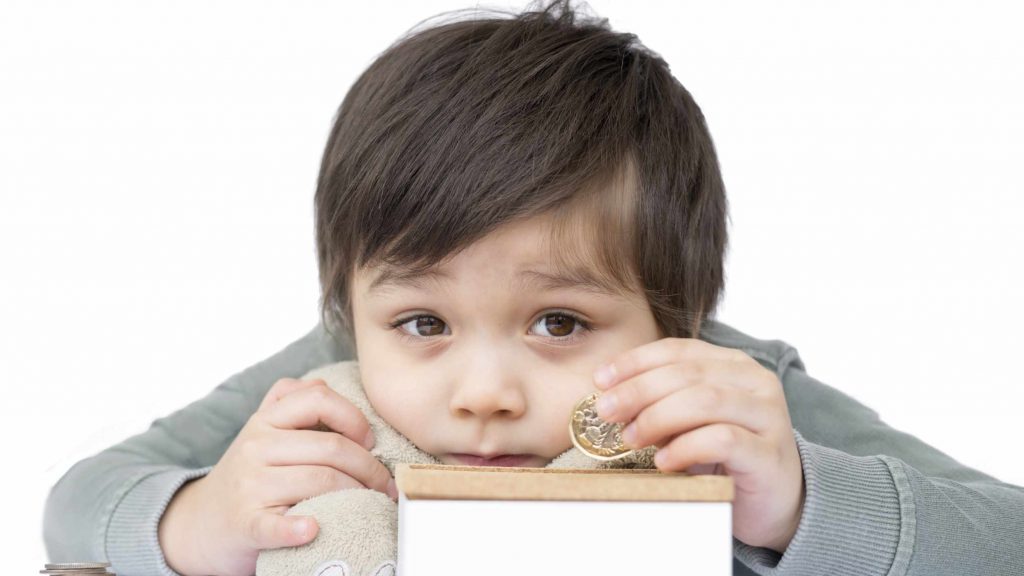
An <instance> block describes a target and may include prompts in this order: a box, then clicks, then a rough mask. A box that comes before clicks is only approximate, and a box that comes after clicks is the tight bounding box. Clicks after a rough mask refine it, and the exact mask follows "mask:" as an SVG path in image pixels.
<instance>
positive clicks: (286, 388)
mask: <svg viewBox="0 0 1024 576" xmlns="http://www.w3.org/2000/svg"><path fill="white" fill-rule="evenodd" d="M326 385H327V383H326V382H324V381H323V380H321V379H320V378H314V379H311V380H298V379H296V378H281V379H280V380H278V381H277V382H274V385H273V386H271V387H270V390H268V391H267V393H266V395H265V396H263V401H262V402H260V406H259V408H257V409H256V411H257V412H258V411H260V410H263V409H265V408H266V407H268V406H270V405H271V404H273V403H275V402H277V401H279V400H280V399H281V398H283V397H285V396H287V395H289V394H291V393H292V392H295V391H296V390H301V389H303V388H309V387H311V386H326Z"/></svg>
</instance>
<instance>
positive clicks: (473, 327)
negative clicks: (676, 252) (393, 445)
mask: <svg viewBox="0 0 1024 576" xmlns="http://www.w3.org/2000/svg"><path fill="white" fill-rule="evenodd" d="M549 236H550V234H549V233H548V228H547V224H546V220H545V219H544V218H543V217H537V218H533V219H530V220H523V221H520V222H515V223H513V224H509V225H507V226H505V227H503V228H500V229H498V230H495V231H494V232H492V233H491V234H489V235H487V236H486V237H484V238H482V239H481V240H479V241H477V242H476V243H474V244H472V245H470V246H469V247H468V248H467V249H465V250H464V251H462V252H460V253H458V254H457V255H456V256H455V257H453V258H451V259H450V260H448V261H446V262H444V263H443V265H442V266H439V267H438V268H437V272H439V273H440V274H442V275H441V276H434V277H428V278H424V277H417V278H416V279H415V281H414V282H413V283H409V282H406V283H392V284H387V285H384V286H378V287H375V288H373V289H371V284H372V283H373V281H374V280H375V279H376V278H377V277H378V275H379V273H380V270H379V269H375V268H365V269H362V270H358V271H357V272H356V274H355V275H354V278H353V286H352V288H353V290H352V314H353V327H354V331H355V338H356V344H357V347H358V358H359V366H360V371H361V373H362V378H363V386H364V388H365V389H366V393H367V395H368V397H369V399H370V402H371V403H372V404H373V407H374V408H375V409H376V410H377V412H378V413H379V414H380V415H381V417H382V418H384V420H386V421H387V422H388V423H389V424H391V425H392V426H393V427H394V428H395V429H397V430H398V431H399V432H401V433H402V434H404V435H405V436H406V437H407V438H409V439H410V440H411V441H412V442H413V443H414V444H416V445H417V446H418V447H419V448H420V449H422V450H424V451H426V452H429V453H430V454H433V455H434V456H435V457H437V458H438V459H439V460H440V461H441V462H443V463H445V464H463V465H465V464H469V465H508V466H537V467H539V466H544V465H546V464H547V463H548V462H550V461H551V460H552V459H553V458H555V457H556V456H558V455H559V454H561V453H562V452H564V451H565V450H567V449H568V448H569V447H570V446H571V445H572V443H571V440H570V439H569V431H568V430H569V414H570V412H571V410H572V407H573V406H574V405H575V403H576V402H577V401H578V400H579V399H580V398H582V397H583V396H584V395H586V394H588V393H590V392H592V391H595V390H596V388H595V387H594V386H593V383H592V382H593V380H592V373H593V371H594V369H595V368H596V367H597V366H598V365H599V364H601V363H603V362H606V361H609V360H611V359H612V358H613V357H614V356H615V355H616V354H618V353H620V352H623V351H625V350H628V349H630V348H634V347H636V346H639V345H641V344H644V343H647V342H651V341H654V340H657V339H658V337H659V335H658V329H657V325H656V323H655V321H654V316H653V314H652V313H651V310H650V308H649V307H648V305H647V301H646V299H645V298H644V297H643V296H641V295H639V294H635V293H629V295H628V296H623V295H618V294H609V293H600V292H595V291H594V290H592V289H588V288H587V287H584V286H580V285H578V284H570V285H554V284H552V283H551V282H549V281H546V280H544V279H542V278H540V277H539V276H538V275H539V274H546V275H556V274H557V273H558V272H559V271H558V270H555V269H554V267H553V263H552V262H551V259H550V256H549V251H548V247H547V246H548V244H547V242H548V238H549ZM570 315H575V316H577V317H579V318H580V319H582V320H583V322H584V323H585V324H586V325H589V326H590V329H589V330H588V329H587V328H585V327H584V323H581V322H579V321H577V320H574V319H573V318H572V316H570ZM417 318H419V319H418V320H417ZM393 325H395V327H392V326H393ZM474 455H475V456H477V458H473V457H472V456H474ZM497 455H515V456H516V457H512V458H501V459H496V460H493V461H490V462H487V461H483V460H481V459H480V458H479V457H480V456H483V457H493V456H497Z"/></svg>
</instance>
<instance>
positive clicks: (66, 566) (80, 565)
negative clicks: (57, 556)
mask: <svg viewBox="0 0 1024 576" xmlns="http://www.w3.org/2000/svg"><path fill="white" fill-rule="evenodd" d="M43 566H44V567H45V568H46V569H47V570H84V569H89V568H108V567H110V562H61V563H57V564H44V565H43Z"/></svg>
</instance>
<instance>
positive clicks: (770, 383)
mask: <svg viewBox="0 0 1024 576" xmlns="http://www.w3.org/2000/svg"><path fill="white" fill-rule="evenodd" d="M594 382H595V384H596V385H597V387H598V389H600V390H603V391H604V392H602V393H601V397H600V399H599V400H598V404H597V410H598V415H599V416H601V418H603V419H605V420H608V421H611V422H630V424H629V425H627V426H626V428H625V429H624V430H623V440H624V441H625V442H627V443H628V444H630V445H631V446H634V447H641V446H651V445H656V446H658V448H659V450H658V451H657V454H656V455H655V465H656V466H657V467H658V469H659V470H663V471H666V472H668V471H686V472H690V473H698V474H700V473H708V472H710V471H712V470H721V471H724V473H725V474H727V475H729V476H731V477H732V479H733V483H734V486H735V488H736V494H735V499H734V501H733V507H732V513H733V535H734V536H735V537H736V538H737V539H738V540H740V541H741V542H744V543H746V544H748V545H751V546H760V547H766V548H771V549H774V550H776V551H778V552H785V550H786V548H787V547H788V546H789V542H790V540H792V539H793V535H794V534H795V533H796V529H797V526H798V525H799V523H800V515H801V514H802V512H803V501H804V483H803V468H802V467H801V464H800V454H799V451H798V450H797V446H796V440H795V438H794V437H793V425H792V423H791V422H790V419H789V410H788V409H787V407H786V398H785V396H784V395H783V391H782V384H781V383H780V382H779V379H778V378H777V377H776V376H775V374H774V373H772V372H771V371H770V370H767V369H765V368H764V367H763V366H761V365H760V364H758V363H757V361H755V360H754V359H753V358H751V357H750V356H748V355H747V354H745V353H743V352H741V351H739V350H733V349H731V348H722V347H720V346H715V345H713V344H709V343H707V342H704V341H701V340H696V339H689V338H685V339H684V338H664V339H662V340H658V341H656V342H651V343H649V344H645V345H643V346H639V347H637V348H634V349H632V350H629V351H627V352H625V353H623V354H621V355H619V356H618V357H617V358H615V359H614V360H613V361H612V362H611V363H609V364H606V365H604V366H601V367H599V368H598V369H597V371H596V372H595V375H594Z"/></svg>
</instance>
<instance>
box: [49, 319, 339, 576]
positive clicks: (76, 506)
mask: <svg viewBox="0 0 1024 576" xmlns="http://www.w3.org/2000/svg"><path fill="white" fill-rule="evenodd" d="M351 357H352V352H351V349H350V347H348V346H345V345H341V344H339V343H337V342H336V341H335V340H334V339H333V338H332V337H331V336H330V335H329V334H327V333H326V332H325V331H324V329H323V327H322V326H320V325H318V326H317V327H316V328H314V329H313V330H312V331H310V332H309V333H308V334H306V335H305V336H304V337H302V338H301V339H299V340H297V341H295V342H293V343H292V344H290V345H288V346H287V347H286V348H284V349H283V350H281V351H280V352H278V353H277V354H275V355H274V356H272V357H270V358H268V359H266V360H264V361H262V362H260V363H258V364H256V365H254V366H251V367H250V368H248V369H246V370H244V371H242V372H240V373H238V374H236V375H234V376H232V377H231V378H229V379H228V380H227V381H225V382H224V383H222V384H220V385H219V386H217V387H216V388H215V389H214V390H213V391H211V392H210V393H209V394H208V395H207V396H206V397H204V398H202V399H200V400H197V401H195V402H193V403H191V404H189V405H188V406H186V407H184V408H182V409H180V410H178V411H176V412H174V413H172V414H170V415H168V416H165V417H163V418H160V419H157V420H155V421H154V422H153V424H152V425H151V426H150V428H149V430H147V431H146V432H143V433H141V434H138V435H136V436H133V437H131V438H128V439H127V440H125V441H123V442H121V443H120V444H117V445H115V446H112V447H110V448H107V449H106V450H103V451H102V452H100V453H98V454H96V455H94V456H91V457H89V458H86V459H84V460H82V461H80V462H78V463H76V464H75V465H74V466H73V467H72V468H71V469H70V470H68V472H67V473H66V474H64V476H63V477H62V478H61V479H60V481H59V482H58V483H57V484H56V485H55V486H54V487H53V488H52V489H51V491H50V494H49V496H48V497H47V500H46V509H45V515H44V520H43V539H44V542H45V544H46V549H47V555H48V556H49V557H50V559H51V560H52V561H56V562H60V561H72V560H79V561H80V560H82V559H83V558H85V559H97V560H99V559H107V560H109V561H110V562H111V564H112V568H111V569H112V570H113V571H114V572H117V573H118V574H127V575H131V574H164V575H172V574H174V572H173V571H172V570H171V569H170V568H169V567H167V564H166V562H164V559H163V554H162V552H161V550H160V546H159V541H158V538H157V527H158V525H159V522H160V517H161V515H162V514H163V512H164V509H165V508H166V506H167V503H168V502H169V501H170V500H171V498H172V497H173V496H174V494H175V492H176V491H177V490H178V489H179V488H180V487H181V486H182V485H183V484H184V483H185V482H187V481H189V480H193V479H196V478H199V477H201V476H203V475H204V474H206V473H207V472H209V470H210V469H211V468H212V467H213V465H214V464H216V463H217V462H218V460H219V459H220V457H221V455H223V453H224V451H225V450H226V449H227V447H228V446H229V445H230V444H231V442H232V440H233V439H234V438H235V436H236V435H237V434H238V432H239V430H241V428H242V427H243V426H244V425H245V423H246V421H247V420H248V419H249V417H250V416H251V415H252V414H253V413H254V412H255V411H256V409H257V408H258V407H259V405H260V402H261V400H262V398H263V396H264V395H265V394H266V392H267V390H269V389H270V387H271V386H272V385H273V384H274V382H276V381H277V380H278V379H280V378H286V377H298V376H301V375H302V374H305V373H306V372H308V371H309V370H311V369H313V368H315V367H317V366H321V365H324V364H328V363H332V362H337V361H340V360H345V359H349V358H351Z"/></svg>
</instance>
